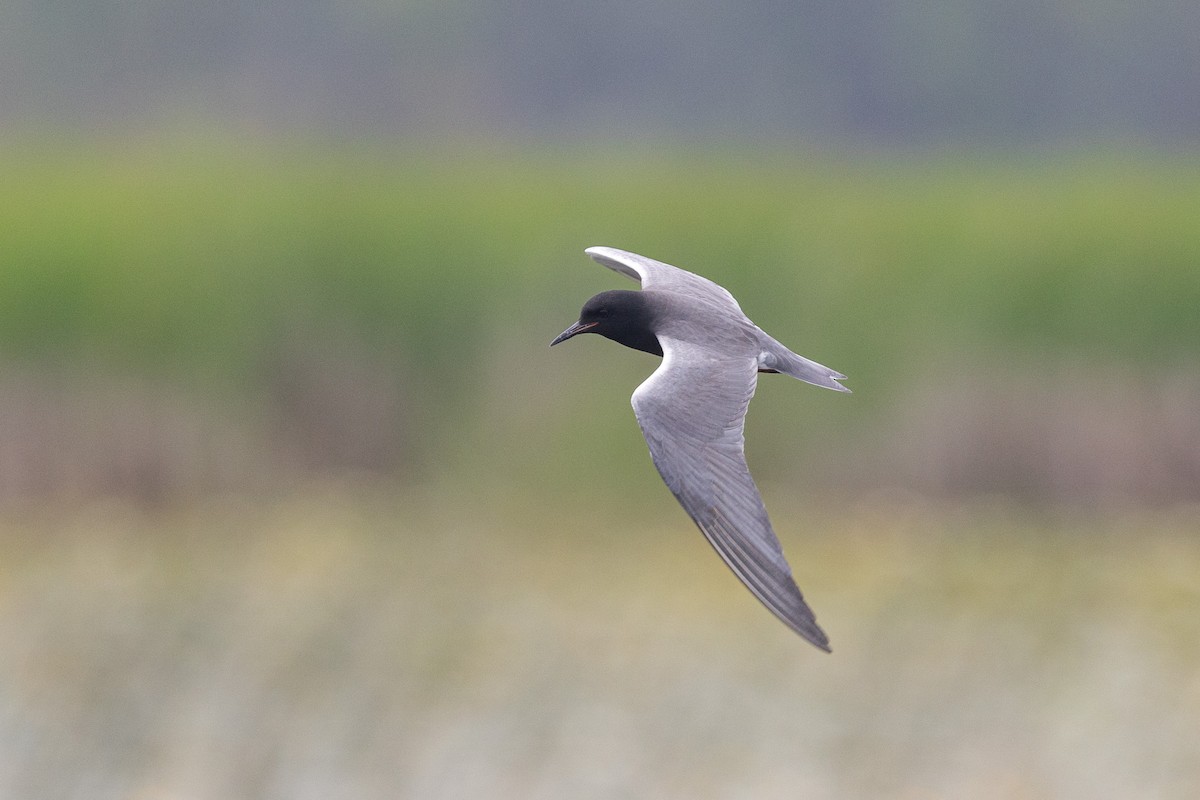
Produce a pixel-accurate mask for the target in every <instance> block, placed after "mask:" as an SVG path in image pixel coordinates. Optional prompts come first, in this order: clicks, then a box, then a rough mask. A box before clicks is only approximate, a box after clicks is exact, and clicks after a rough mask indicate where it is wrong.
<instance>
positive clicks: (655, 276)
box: [584, 247, 742, 315]
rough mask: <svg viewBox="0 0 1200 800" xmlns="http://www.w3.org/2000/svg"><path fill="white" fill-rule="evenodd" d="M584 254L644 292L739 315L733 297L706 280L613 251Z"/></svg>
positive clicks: (595, 250) (592, 249)
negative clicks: (679, 296)
mask: <svg viewBox="0 0 1200 800" xmlns="http://www.w3.org/2000/svg"><path fill="white" fill-rule="evenodd" d="M584 252H585V253H587V254H588V255H589V256H591V257H592V259H593V260H594V261H595V262H596V263H598V264H601V265H603V266H606V267H608V268H609V269H611V270H614V271H616V272H619V273H621V274H622V275H625V276H626V277H629V278H633V279H634V280H635V281H638V282H640V283H641V284H642V288H643V289H659V290H662V291H668V292H674V293H676V294H682V295H686V296H688V297H694V298H697V299H699V300H706V301H708V302H710V303H717V304H718V305H721V306H723V307H725V308H730V309H733V310H735V311H736V312H737V313H738V314H739V315H741V314H742V309H741V306H739V305H738V302H737V300H735V299H733V295H731V294H730V293H729V291H728V290H727V289H726V288H725V287H723V286H720V285H718V284H716V283H713V282H712V281H710V280H709V279H708V278H702V277H701V276H699V275H696V274H695V273H692V272H688V271H687V270H684V269H680V268H679V267H672V266H671V265H670V264H664V263H663V262H661V261H655V260H654V259H652V258H646V257H645V256H639V255H638V254H637V253H630V252H628V251H626V250H618V249H616V248H615V247H589V248H588V249H587V250H584Z"/></svg>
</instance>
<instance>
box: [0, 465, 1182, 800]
mask: <svg viewBox="0 0 1200 800" xmlns="http://www.w3.org/2000/svg"><path fill="white" fill-rule="evenodd" d="M772 501H773V507H774V510H775V512H776V519H777V522H778V523H779V524H778V527H779V529H780V533H781V536H782V538H783V540H784V545H785V547H786V549H787V550H788V552H789V554H790V555H791V557H792V561H793V563H794V565H795V567H796V571H797V576H798V578H799V580H800V582H801V585H802V586H803V588H804V590H805V592H806V595H807V596H808V597H809V599H810V600H811V602H812V603H813V605H814V607H815V608H816V610H817V613H818V616H819V618H820V620H821V621H822V623H823V625H824V626H825V627H826V629H827V630H828V631H829V633H830V634H831V636H832V639H833V645H834V653H833V655H832V656H827V655H824V654H822V653H819V652H817V651H815V650H813V649H812V648H810V647H808V646H806V645H805V644H804V643H803V642H801V641H800V640H799V639H797V638H796V637H795V636H793V635H791V634H790V633H789V632H788V631H787V630H786V629H785V628H784V627H783V626H782V625H780V624H779V623H777V622H776V621H775V620H774V619H773V618H772V617H771V616H770V615H769V614H768V613H766V612H765V611H764V610H763V609H761V608H760V607H759V606H758V605H757V604H756V603H755V602H754V600H753V599H752V598H751V597H750V595H749V594H748V593H747V592H745V591H744V589H742V588H741V587H740V586H739V585H737V583H736V581H735V580H734V579H733V578H732V577H731V576H730V575H728V574H727V572H726V570H725V569H724V568H723V566H722V565H721V564H720V563H719V561H718V559H716V558H715V557H714V556H713V554H712V553H711V552H710V551H709V549H708V547H707V546H706V545H705V544H704V542H703V540H702V539H701V537H700V536H699V535H698V534H696V532H695V531H694V530H693V529H692V528H691V526H690V525H689V524H687V523H686V521H685V520H684V519H683V517H682V515H681V514H679V513H676V510H675V509H668V508H664V509H663V512H662V514H661V515H660V516H653V515H650V516H647V515H639V514H631V513H630V512H629V511H628V510H627V509H616V510H614V509H611V508H603V509H600V508H597V509H592V512H593V513H585V514H580V515H578V516H577V517H575V518H572V519H570V520H563V519H562V517H561V515H559V514H557V513H556V511H555V510H550V509H545V508H541V509H538V508H533V507H529V506H525V505H520V504H510V505H509V506H499V507H498V506H494V505H485V506H479V505H475V504H474V503H472V502H470V501H465V502H459V503H456V504H447V503H446V502H444V498H443V497H442V496H440V495H437V494H419V493H418V494H410V495H405V496H401V495H396V494H393V493H387V492H384V493H377V494H376V493H371V492H367V491H363V490H361V489H359V490H355V491H349V490H347V489H346V488H345V487H342V488H337V487H333V488H321V487H312V488H310V490H308V491H306V492H305V493H304V494H303V495H302V496H298V497H295V498H291V499H287V500H284V501H280V502H277V503H275V504H263V503H261V502H257V501H255V502H252V503H240V502H237V501H235V500H231V499H229V498H225V499H223V500H220V501H216V500H214V501H213V502H210V503H208V504H206V505H202V506H195V507H192V508H191V509H189V510H187V511H171V512H155V513H151V512H147V511H144V510H138V509H137V508H136V507H134V506H129V505H125V504H122V503H115V502H106V503H102V504H96V505H92V506H89V507H87V508H85V509H80V510H78V511H63V510H61V509H59V510H51V509H42V510H39V511H36V512H34V511H30V512H26V513H24V514H15V513H11V512H10V513H7V514H5V515H4V517H3V518H2V519H0V636H2V638H3V641H4V642H5V646H4V648H2V649H0V794H3V795H4V796H11V797H82V796H86V797H88V798H91V799H92V800H104V799H105V798H129V797H172V798H181V799H182V798H188V799H189V800H191V799H192V798H209V797H212V798H216V797H221V798H241V797H245V798H250V797H254V798H262V799H263V800H269V798H289V800H293V799H294V798H305V797H314V798H315V797H320V798H338V797H355V798H372V797H388V798H403V797H413V798H422V799H423V800H429V799H431V798H441V797H445V798H451V797H464V796H482V795H486V796H488V797H497V798H504V797H520V798H555V797H564V796H569V797H576V798H615V797H629V796H635V795H636V796H654V797H689V798H693V797H695V798H705V797H714V798H715V797H731V796H734V797H755V798H774V797H796V796H804V797H810V798H844V797H881V796H886V797H945V798H954V797H979V798H1035V797H1056V798H1065V799H1068V800H1069V798H1087V799H1088V800H1091V799H1092V798H1109V797H1111V798H1125V797H1155V798H1180V799H1181V800H1182V798H1190V797H1194V796H1195V795H1196V792H1197V791H1200V740H1198V739H1197V737H1196V727H1195V720H1196V719H1197V718H1200V682H1198V680H1197V673H1196V669H1195V665H1196V663H1197V661H1198V660H1200V616H1198V615H1197V614H1195V613H1194V612H1195V609H1196V608H1197V606H1198V604H1200V589H1198V584H1197V583H1196V581H1195V575H1196V574H1197V569H1198V568H1200V541H1198V540H1197V539H1196V537H1195V530H1196V525H1197V523H1200V520H1198V519H1197V518H1196V513H1195V509H1191V510H1187V509H1179V510H1176V511H1174V512H1169V513H1168V512H1157V513H1141V514H1127V515H1124V516H1119V517H1107V518H1101V517H1095V516H1091V515H1082V514H1075V515H1066V516H1057V517H1056V516H1045V515H1029V514H1028V512H1024V511H1020V510H1017V509H1016V508H1015V507H1012V506H1006V505H990V506H989V505H982V506H980V505H977V506H958V507H945V506H930V505H926V504H923V503H921V502H919V501H916V500H914V499H913V498H910V497H905V496H900V495H894V496H876V497H873V498H866V499H864V500H862V501H860V502H858V503H856V504H853V505H851V506H849V507H847V508H845V509H839V510H838V511H837V512H836V513H830V511H831V510H830V509H828V508H822V507H820V505H819V504H810V503H799V502H796V501H793V502H791V503H789V502H788V501H787V500H786V498H774V497H773V498H772Z"/></svg>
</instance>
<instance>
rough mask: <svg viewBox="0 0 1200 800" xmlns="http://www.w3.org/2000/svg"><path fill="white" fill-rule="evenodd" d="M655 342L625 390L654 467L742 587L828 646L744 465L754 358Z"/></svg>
mask: <svg viewBox="0 0 1200 800" xmlns="http://www.w3.org/2000/svg"><path fill="white" fill-rule="evenodd" d="M671 269H673V268H671ZM685 274H686V273H685ZM693 277H695V276H693ZM659 340H660V342H661V344H662V348H663V362H662V364H661V365H660V366H659V368H658V369H657V370H655V372H654V374H652V375H651V376H650V377H649V378H648V379H647V380H646V381H645V382H644V383H643V384H642V385H641V386H639V387H638V388H637V390H636V391H635V392H634V393H633V410H634V412H635V413H636V414H637V418H638V423H639V424H640V425H641V428H642V434H643V435H644V436H645V437H646V443H647V444H648V445H649V446H650V455H651V457H652V458H653V459H654V465H655V466H656V467H657V468H658V471H659V474H661V475H662V478H663V481H665V482H666V484H667V487H668V488H670V490H671V491H672V492H673V493H674V495H675V497H676V498H678V500H679V503H680V505H682V506H683V508H684V510H685V511H687V513H688V515H689V516H691V518H692V519H693V520H694V521H695V523H696V525H697V526H699V528H700V530H701V531H702V532H703V533H704V535H705V537H707V539H708V541H709V543H711V544H712V546H713V548H715V549H716V551H717V553H718V554H720V556H721V558H722V559H724V561H725V563H726V564H728V565H729V568H730V569H732V570H733V572H734V574H736V575H737V576H738V578H740V579H741V581H742V583H744V584H746V586H747V587H748V588H749V589H750V591H752V592H753V593H754V594H755V596H756V597H758V599H759V600H761V601H762V603H763V605H765V606H766V607H767V608H769V609H770V610H771V611H772V612H773V613H774V614H775V615H776V616H777V617H779V618H780V619H781V620H783V621H784V622H785V623H786V624H787V625H788V627H790V628H791V629H792V630H794V631H796V633H798V634H800V635H801V636H803V637H804V638H805V639H807V640H808V641H810V642H812V643H813V644H814V645H816V646H817V647H819V648H821V649H822V650H826V651H827V650H829V639H828V637H826V635H825V633H824V631H822V630H821V629H820V627H818V626H817V621H816V618H815V617H814V615H813V612H812V610H811V609H810V608H809V607H808V604H807V603H805V602H804V597H803V595H801V593H800V589H799V588H798V587H797V586H796V582H795V581H794V580H793V578H792V570H791V568H790V567H789V566H788V563H787V561H786V560H785V559H784V556H783V549H782V548H781V547H780V545H779V540H778V539H777V538H776V536H775V532H774V531H773V530H772V529H771V522H770V520H769V519H768V518H767V510H766V508H765V507H764V506H763V502H762V497H761V496H760V495H759V493H758V488H757V487H756V486H755V485H754V480H753V479H752V478H751V477H750V470H749V469H748V468H747V466H746V458H745V454H744V450H743V448H744V443H745V440H744V438H743V428H744V423H745V417H746V407H747V406H748V405H749V403H750V398H751V397H752V396H753V395H754V388H755V384H756V381H757V377H758V373H757V370H758V362H757V360H756V359H755V358H754V357H752V356H749V357H748V356H740V357H734V356H724V355H721V354H719V353H716V352H715V351H712V350H709V349H708V348H704V347H702V346H699V345H695V344H689V343H686V342H682V341H679V340H676V339H672V338H670V337H665V336H662V335H660V336H659Z"/></svg>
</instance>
